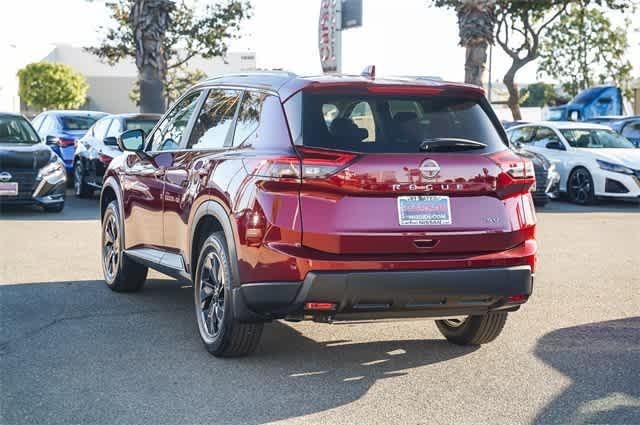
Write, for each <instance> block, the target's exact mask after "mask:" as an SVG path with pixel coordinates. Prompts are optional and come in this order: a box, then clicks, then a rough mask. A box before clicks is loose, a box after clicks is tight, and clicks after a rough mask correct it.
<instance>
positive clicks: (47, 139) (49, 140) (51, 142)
mask: <svg viewBox="0 0 640 425" xmlns="http://www.w3.org/2000/svg"><path fill="white" fill-rule="evenodd" d="M44 140H45V143H46V144H47V145H57V144H58V142H59V141H60V139H58V138H57V137H56V136H47V137H45V139H44Z"/></svg>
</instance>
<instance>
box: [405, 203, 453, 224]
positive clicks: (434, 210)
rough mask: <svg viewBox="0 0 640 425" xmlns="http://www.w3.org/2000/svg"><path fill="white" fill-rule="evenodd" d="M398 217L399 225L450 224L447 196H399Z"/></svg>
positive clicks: (449, 208) (449, 207) (449, 206)
mask: <svg viewBox="0 0 640 425" xmlns="http://www.w3.org/2000/svg"><path fill="white" fill-rule="evenodd" d="M398 218H399V219H400V225H401V226H427V225H436V226H437V225H444V224H451V205H450V204H449V197H448V196H399V197H398Z"/></svg>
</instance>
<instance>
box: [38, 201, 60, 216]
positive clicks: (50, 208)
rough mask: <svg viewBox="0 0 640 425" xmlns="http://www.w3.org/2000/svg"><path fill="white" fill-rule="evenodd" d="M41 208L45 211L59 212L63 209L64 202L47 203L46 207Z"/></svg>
mask: <svg viewBox="0 0 640 425" xmlns="http://www.w3.org/2000/svg"><path fill="white" fill-rule="evenodd" d="M43 208H44V210H45V212H50V213H59V212H62V210H63V209H64V202H60V203H58V204H55V205H47V206H46V207H43Z"/></svg>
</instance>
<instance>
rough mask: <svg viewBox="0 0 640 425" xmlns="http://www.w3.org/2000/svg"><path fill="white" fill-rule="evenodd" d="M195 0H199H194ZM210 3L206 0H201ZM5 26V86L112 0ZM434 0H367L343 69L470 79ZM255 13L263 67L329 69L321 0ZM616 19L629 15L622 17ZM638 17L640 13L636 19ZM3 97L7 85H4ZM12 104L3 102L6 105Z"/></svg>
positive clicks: (525, 79)
mask: <svg viewBox="0 0 640 425" xmlns="http://www.w3.org/2000/svg"><path fill="white" fill-rule="evenodd" d="M189 1H190V2H191V1H193V0H189ZM199 2H200V3H201V4H202V3H206V0H199ZM3 3H4V4H3V13H2V20H1V22H2V24H1V25H0V57H2V58H3V59H4V60H3V62H4V63H3V64H2V66H0V86H2V85H5V86H6V85H7V84H8V83H7V81H9V80H12V79H13V80H15V78H14V76H15V73H16V71H17V70H18V69H19V68H20V67H22V66H24V65H25V64H26V63H29V62H31V61H35V60H38V59H41V58H42V57H43V56H44V55H46V53H47V52H48V50H50V48H51V46H52V44H54V43H66V44H72V45H76V46H88V45H95V44H97V43H98V41H99V40H100V35H101V33H100V30H99V27H100V26H101V25H105V24H107V23H108V11H107V9H106V8H105V6H104V3H105V0H92V1H88V0H5V1H4V2H3ZM429 3H430V2H429V0H395V1H388V0H364V6H363V9H364V12H363V26H362V27H361V28H355V29H350V30H347V31H345V32H344V33H343V37H342V42H343V47H342V51H343V72H345V73H360V72H361V71H362V70H363V69H364V67H365V66H367V65H371V64H375V65H376V67H377V73H378V75H430V76H440V77H442V78H444V79H446V80H451V81H461V80H463V79H464V49H463V48H461V47H459V46H458V35H457V23H456V16H455V13H454V12H453V11H450V10H444V9H437V8H434V7H430V6H429ZM252 4H253V17H252V18H251V19H250V20H249V21H246V22H245V23H244V24H243V26H242V32H241V38H240V39H238V40H232V41H231V42H230V43H229V49H230V50H232V51H252V52H255V53H256V60H257V65H258V67H260V68H284V69H286V70H289V71H293V72H296V73H298V74H303V75H304V74H307V75H308V74H318V73H320V72H321V68H320V60H319V54H318V47H317V44H318V15H319V10H320V0H252ZM613 20H614V22H615V23H616V24H618V25H620V24H622V23H623V20H622V17H620V16H614V17H613ZM637 22H638V20H637V19H636V20H635V23H636V24H635V25H636V26H639V25H638V24H637ZM629 38H630V42H631V48H630V49H629V51H628V57H629V59H630V60H631V61H632V64H633V66H634V71H633V75H634V77H636V78H638V77H640V32H638V31H633V30H632V29H630V30H629ZM508 66H509V60H508V57H507V56H506V55H505V54H504V53H502V52H501V50H500V48H499V47H495V48H494V49H493V67H492V71H493V73H492V75H493V80H496V79H501V77H502V75H503V74H504V72H505V71H506V70H507V68H508ZM516 78H517V80H518V82H520V83H530V82H535V81H536V65H535V63H531V64H529V65H527V66H526V67H525V68H523V69H522V70H521V71H520V72H519V73H518V75H517V77H516ZM0 97H2V91H0ZM3 106H4V105H3V104H2V103H0V109H2V107H3Z"/></svg>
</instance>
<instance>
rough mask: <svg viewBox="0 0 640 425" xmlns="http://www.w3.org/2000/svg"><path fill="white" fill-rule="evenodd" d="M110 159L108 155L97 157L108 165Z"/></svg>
mask: <svg viewBox="0 0 640 425" xmlns="http://www.w3.org/2000/svg"><path fill="white" fill-rule="evenodd" d="M112 159H113V158H111V157H110V156H109V155H100V156H99V157H98V161H100V162H102V163H103V164H104V165H109V163H110V162H111V160H112Z"/></svg>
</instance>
